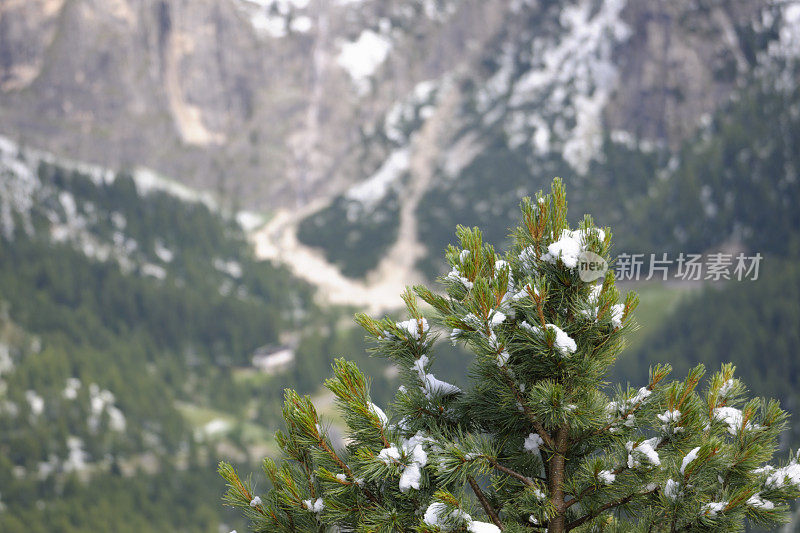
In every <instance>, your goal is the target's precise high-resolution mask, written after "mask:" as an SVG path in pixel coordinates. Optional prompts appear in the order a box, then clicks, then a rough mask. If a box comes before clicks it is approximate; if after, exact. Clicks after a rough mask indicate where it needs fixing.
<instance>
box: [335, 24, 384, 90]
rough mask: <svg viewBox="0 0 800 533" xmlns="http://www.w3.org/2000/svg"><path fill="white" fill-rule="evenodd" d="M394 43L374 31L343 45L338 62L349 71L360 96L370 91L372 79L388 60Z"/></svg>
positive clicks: (366, 31) (368, 31)
mask: <svg viewBox="0 0 800 533" xmlns="http://www.w3.org/2000/svg"><path fill="white" fill-rule="evenodd" d="M391 49H392V42H391V41H390V40H389V39H388V38H387V37H385V36H383V35H380V34H378V33H376V32H374V31H372V30H363V31H362V32H361V34H360V35H359V36H358V39H356V40H355V41H350V42H344V43H342V44H341V51H340V52H339V55H338V56H337V58H336V62H337V63H338V64H339V66H341V67H342V68H343V69H345V70H346V71H347V73H348V74H349V75H350V78H352V80H353V83H354V84H355V86H356V89H357V90H358V93H359V94H366V92H367V91H368V90H369V82H370V78H371V77H372V75H373V74H375V72H376V71H377V70H378V67H380V66H381V64H382V63H383V62H384V61H385V60H386V58H387V57H388V55H389V51H390V50H391Z"/></svg>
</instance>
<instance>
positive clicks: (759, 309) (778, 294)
mask: <svg viewBox="0 0 800 533" xmlns="http://www.w3.org/2000/svg"><path fill="white" fill-rule="evenodd" d="M762 263H763V265H762V268H761V272H760V274H759V279H758V280H756V281H748V282H744V283H738V282H731V283H728V284H725V285H722V286H718V285H715V286H711V287H707V288H706V289H704V290H703V291H702V292H701V293H700V294H698V295H696V296H693V297H691V298H689V299H687V301H686V302H685V303H683V304H681V305H680V306H678V308H677V309H676V310H675V311H674V313H672V314H671V315H670V316H669V317H668V318H667V319H666V320H665V321H664V322H663V323H662V324H660V325H659V326H658V327H657V328H654V330H653V331H652V332H651V333H650V334H649V335H647V336H646V337H645V338H644V339H643V341H642V342H641V343H640V344H639V347H638V349H637V350H636V351H635V352H634V353H633V354H632V356H631V359H634V360H636V361H637V362H638V363H639V364H638V365H637V367H635V368H632V367H630V366H626V367H624V368H617V369H615V376H617V377H619V378H625V379H631V380H640V379H643V378H644V377H646V376H645V372H646V370H644V369H646V368H647V365H648V364H652V363H653V362H654V361H671V362H672V364H673V366H674V367H675V369H676V371H678V372H685V371H686V370H688V369H689V368H691V367H692V366H694V365H696V364H698V363H700V362H703V363H706V364H708V365H714V366H716V365H719V364H721V363H722V362H724V361H731V362H733V363H734V364H736V367H737V368H738V369H739V371H740V372H741V373H742V374H743V375H746V376H747V377H748V378H747V380H748V384H749V385H750V387H751V388H752V391H753V392H754V393H755V394H758V395H766V394H769V395H770V396H774V397H776V398H778V399H780V400H781V403H782V404H783V405H785V406H787V407H788V409H789V410H790V411H792V412H794V413H797V407H798V404H799V402H800V396H798V394H797V391H798V386H800V360H798V356H797V354H798V353H800V330H798V328H797V324H800V268H798V265H797V263H796V262H795V261H788V260H780V259H779V258H777V257H774V256H768V257H766V258H764V260H763V261H762ZM794 435H797V428H795V432H794Z"/></svg>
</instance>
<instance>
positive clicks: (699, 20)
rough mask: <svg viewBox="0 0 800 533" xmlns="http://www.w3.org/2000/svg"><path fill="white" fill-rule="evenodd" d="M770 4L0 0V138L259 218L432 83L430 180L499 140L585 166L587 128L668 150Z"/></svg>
mask: <svg viewBox="0 0 800 533" xmlns="http://www.w3.org/2000/svg"><path fill="white" fill-rule="evenodd" d="M779 12H780V8H779V7H770V6H769V5H767V4H766V3H761V2H752V1H746V0H738V1H734V2H725V3H720V2H716V1H712V0H703V1H694V0H691V1H690V0H679V1H676V2H657V3H652V2H647V3H644V2H630V3H626V2H625V1H624V0H614V1H608V2H600V1H598V0H581V1H576V2H560V1H553V0H536V1H535V0H513V1H506V0H488V1H478V0H468V1H458V2H457V1H453V0H406V1H399V0H392V1H385V0H382V1H378V0H336V1H332V2H327V1H324V2H323V1H321V0H222V1H211V0H196V1H192V2H186V1H182V0H160V1H158V2H151V1H144V0H114V1H110V2H99V1H96V0H34V1H29V2H6V3H4V5H3V7H2V8H0V30H2V31H0V35H2V37H0V131H2V132H4V133H6V134H7V135H12V136H13V137H14V138H16V139H19V140H21V141H22V142H23V143H26V144H31V145H33V146H37V147H42V148H47V149H49V150H51V151H54V152H56V153H59V154H61V155H69V156H70V157H73V158H76V159H80V160H84V161H94V162H96V163H100V164H103V165H105V166H108V167H112V168H118V167H121V166H122V167H124V166H128V165H146V166H149V167H152V168H155V169H157V170H159V171H160V172H163V173H166V174H170V175H173V176H180V177H181V179H184V180H186V182H187V183H188V184H190V185H194V186H202V187H203V188H208V189H213V190H219V191H223V192H225V193H226V195H227V196H228V197H229V198H231V201H237V202H241V203H244V204H247V205H248V206H250V207H259V208H262V209H264V208H268V209H274V208H276V207H279V206H285V205H290V204H292V203H295V202H297V203H299V204H301V205H304V204H306V203H307V202H308V201H310V200H313V199H315V198H320V197H322V198H328V197H330V196H331V195H335V194H336V193H337V192H342V191H343V190H344V189H345V188H346V187H348V186H349V185H351V184H352V183H354V182H358V181H361V180H363V179H365V178H367V177H368V176H370V175H372V174H373V173H374V172H375V171H376V170H377V169H379V168H381V166H382V164H383V163H384V162H385V161H387V158H389V157H390V156H391V154H392V152H393V150H395V149H396V148H399V146H400V145H404V144H406V142H405V140H404V137H407V136H408V134H410V133H412V132H414V131H416V130H418V129H419V127H420V126H421V125H422V123H424V122H425V121H426V120H428V119H430V113H431V111H432V109H425V110H424V113H423V114H424V116H417V117H416V118H415V117H414V116H412V115H413V112H411V115H409V110H408V104H409V102H413V101H415V99H418V97H419V96H420V95H423V96H424V93H426V91H427V90H428V89H432V88H436V89H438V90H437V91H436V94H438V93H442V94H446V95H447V98H444V97H442V96H439V97H437V102H443V104H440V105H449V106H450V108H451V113H449V114H445V116H442V117H440V119H441V120H446V121H447V122H448V128H447V130H448V131H447V132H446V135H445V137H446V138H445V139H441V143H442V144H441V145H440V148H441V149H442V153H443V158H446V159H448V160H449V162H448V164H447V168H446V169H437V170H438V171H444V174H445V176H450V175H452V176H453V177H455V178H456V179H457V177H458V175H459V174H460V171H461V170H462V169H463V168H464V167H465V166H466V165H467V164H469V163H470V162H471V161H472V160H473V159H474V158H475V154H476V153H477V152H485V151H487V150H488V149H491V147H492V146H493V145H494V144H495V143H496V142H497V141H496V140H495V139H494V138H493V137H495V136H496V135H497V134H499V132H503V134H502V135H501V137H507V138H508V139H507V140H508V143H507V144H508V148H510V150H511V151H515V150H517V149H521V148H523V149H524V147H527V149H526V151H532V152H533V154H531V156H532V157H533V158H536V157H535V156H537V155H545V154H547V153H551V152H561V151H562V150H564V152H565V154H566V155H565V159H566V161H567V163H568V166H567V167H566V168H568V169H571V170H572V172H575V173H578V174H583V173H585V171H586V170H587V167H586V165H587V164H588V163H589V161H591V160H592V159H593V157H595V156H596V155H597V151H598V148H599V142H600V139H601V137H600V136H599V134H600V133H601V132H602V131H605V130H607V131H620V132H626V133H628V134H629V135H632V136H633V137H634V138H635V139H641V140H644V141H647V142H649V143H667V144H669V145H671V146H676V145H677V144H678V143H680V141H681V140H683V139H685V138H686V136H687V135H690V134H691V133H692V132H693V131H694V130H695V128H696V127H697V125H698V123H699V120H700V118H701V117H702V116H703V115H704V114H706V113H711V112H713V110H714V109H715V108H716V107H717V105H718V104H719V102H721V101H723V100H724V99H725V98H726V97H727V96H728V95H729V94H730V93H731V91H732V89H733V88H734V87H735V86H736V83H737V81H738V80H739V79H740V78H741V75H742V73H743V72H745V71H747V70H748V69H749V68H751V67H752V64H753V62H754V61H755V57H756V55H757V54H758V52H759V50H761V49H762V48H763V47H764V46H765V44H766V42H767V41H769V40H770V39H774V38H775V36H774V35H770V32H773V33H774V31H775V28H776V27H778V26H779V24H780V20H781V18H780V16H779V15H778V13H779ZM768 17H772V20H768ZM421 84H422V85H421ZM442 88H446V90H445V91H442V90H441V89H442ZM447 99H454V100H455V102H454V103H450V104H447V103H446V102H444V100H447ZM532 110H537V111H536V112H535V113H534V112H531V111H532ZM76 132H79V134H78V135H76V134H75V133H76ZM414 151H415V152H418V151H419V150H414ZM518 151H522V150H518ZM459 156H460V157H459ZM539 159H541V158H539ZM530 163H531V164H533V162H530ZM541 164H542V163H541V162H540V163H537V165H541ZM427 165H428V166H432V167H436V166H437V165H435V164H434V162H433V161H429V162H428V163H427ZM529 166H530V165H529ZM541 172H542V173H546V172H547V167H544V168H542V169H541ZM542 179H547V178H542Z"/></svg>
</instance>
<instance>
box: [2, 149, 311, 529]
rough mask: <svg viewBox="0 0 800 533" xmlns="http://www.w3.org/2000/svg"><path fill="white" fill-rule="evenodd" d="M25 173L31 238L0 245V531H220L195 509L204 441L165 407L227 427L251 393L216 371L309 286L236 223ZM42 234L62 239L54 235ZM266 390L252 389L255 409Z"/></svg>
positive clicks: (158, 199)
mask: <svg viewBox="0 0 800 533" xmlns="http://www.w3.org/2000/svg"><path fill="white" fill-rule="evenodd" d="M38 177H39V179H40V180H41V184H42V187H41V189H40V191H39V193H38V194H39V196H38V197H37V198H36V199H35V200H36V201H35V202H34V204H33V208H32V210H31V213H30V215H31V218H32V221H33V226H34V227H35V230H36V231H35V232H34V233H33V234H27V233H26V232H25V231H23V230H22V225H21V224H18V225H17V228H18V230H17V232H16V233H15V235H14V236H13V237H14V238H13V240H7V239H5V238H0V345H2V347H1V348H0V349H2V350H4V351H5V349H6V348H7V349H8V357H9V359H8V360H7V361H3V364H2V365H0V367H2V369H0V509H2V512H0V530H1V531H4V532H5V531H22V530H23V525H24V527H25V529H24V530H25V531H106V530H115V531H144V530H154V531H162V530H178V531H212V530H213V531H216V530H217V527H218V526H219V524H220V522H221V520H223V519H225V520H226V521H227V522H229V523H234V524H235V523H236V522H235V520H234V521H233V522H232V518H233V517H231V516H230V515H227V516H226V515H222V514H221V513H220V512H219V509H217V508H216V507H215V506H214V505H213V503H211V502H212V501H213V500H215V499H216V498H217V496H218V492H217V491H218V489H217V488H215V487H214V485H213V483H209V482H208V480H209V476H211V477H212V478H213V477H215V476H216V473H215V471H214V470H215V469H214V467H213V466H211V465H210V463H208V462H207V460H208V459H209V458H210V459H211V462H212V463H216V459H215V457H214V456H211V457H209V456H210V454H214V453H215V451H214V448H213V446H210V445H208V444H206V443H202V442H201V443H197V442H196V441H195V430H196V428H193V427H191V426H190V424H189V423H187V421H186V420H184V417H183V416H182V414H181V413H180V412H179V411H178V410H177V409H176V402H178V401H180V402H182V403H183V404H190V405H200V406H203V405H205V406H213V407H215V408H216V409H219V410H222V412H227V413H231V418H234V417H237V416H241V417H244V410H245V408H246V405H247V401H248V400H249V398H250V395H251V394H252V393H253V392H254V391H253V389H254V387H245V386H239V384H237V383H236V382H235V380H234V377H233V370H234V369H235V368H237V367H242V366H248V365H249V362H250V356H251V354H252V352H253V350H254V349H255V348H257V347H258V346H261V345H263V344H268V343H275V342H277V341H278V336H279V334H281V333H283V332H284V331H286V330H287V329H289V328H292V327H294V324H295V320H296V318H297V315H298V314H302V313H310V312H311V313H313V312H314V306H313V305H312V304H311V303H310V291H309V289H308V288H307V287H306V286H304V285H303V284H301V283H299V282H298V281H296V280H295V279H294V278H292V277H291V276H290V275H289V273H288V272H287V271H285V270H284V269H280V268H277V267H274V266H273V265H271V264H269V263H263V262H257V261H255V259H254V258H253V257H252V254H251V251H250V248H249V245H248V243H247V242H246V240H245V237H244V234H243V232H242V231H241V229H239V228H238V227H237V226H236V225H235V223H234V222H232V221H230V220H227V219H225V218H223V217H222V216H220V214H218V213H214V212H212V211H210V210H209V209H208V208H207V207H206V206H205V205H203V204H201V203H190V202H184V201H181V200H179V199H177V198H175V197H172V196H169V195H167V194H164V193H159V192H150V193H148V194H146V195H142V194H140V193H139V192H137V190H136V186H135V184H134V182H133V181H132V180H131V179H130V178H129V177H126V176H124V175H121V176H118V177H117V178H116V179H114V180H113V181H110V182H106V181H99V182H95V181H93V180H92V178H91V177H89V176H86V175H83V174H81V173H78V172H71V171H68V170H66V169H64V168H62V167H59V166H53V165H49V164H42V165H41V166H40V168H39V172H38ZM12 179H13V178H12ZM70 200H71V201H70ZM70 204H73V205H74V208H75V210H74V213H72V214H70V213H69V212H68V211H69V210H68V209H67V206H69V205H70ZM70 217H72V218H70ZM76 220H77V221H78V222H76ZM55 227H61V228H64V227H67V228H68V229H69V230H70V233H69V235H68V236H67V238H66V239H63V242H54V241H55V240H56V239H54V238H53V235H54V234H55V232H54V231H52V230H53V229H54V228H55ZM87 243H88V244H87ZM109 243H126V245H125V246H124V247H123V246H116V247H115V246H113V245H112V244H109ZM131 243H134V244H131ZM106 247H107V248H106ZM123 248H124V249H123ZM158 248H162V249H168V250H169V251H170V252H169V257H168V259H164V257H167V256H165V255H164V252H163V251H162V254H161V255H159V253H158V252H157V249H158ZM104 249H110V250H112V251H111V253H109V255H108V256H103V255H100V254H99V253H96V252H97V251H98V250H104ZM221 262H224V263H226V264H235V265H237V266H238V267H239V269H238V270H237V269H235V268H233V269H228V270H229V271H227V272H226V271H222V270H221V267H220V265H221ZM147 264H150V265H158V266H159V267H160V268H162V269H163V273H164V274H163V276H162V278H163V279H160V278H156V277H152V276H148V275H146V274H145V273H144V272H143V270H142V266H143V265H147ZM224 287H228V288H229V290H222V289H223V288H224ZM0 359H2V357H0ZM8 361H10V362H11V366H10V367H9V366H8ZM292 383H293V382H292ZM282 385H283V382H282V383H281V385H276V384H275V381H273V382H271V383H269V384H268V385H267V388H271V389H273V390H274V391H275V393H274V394H273V395H274V396H275V397H276V398H275V401H273V403H272V406H273V408H275V407H276V406H277V405H279V399H280V391H281V388H282ZM68 389H71V390H72V392H69V393H68V392H67V391H68ZM264 397H265V398H269V394H265V395H264ZM39 401H41V409H38V408H35V406H36V405H37V404H38V402H39ZM120 415H121V416H122V417H123V419H124V422H122V423H120V418H119V416H120ZM153 469H155V470H156V472H155V473H153ZM203 501H205V502H207V503H206V504H205V505H203V503H202V502H203Z"/></svg>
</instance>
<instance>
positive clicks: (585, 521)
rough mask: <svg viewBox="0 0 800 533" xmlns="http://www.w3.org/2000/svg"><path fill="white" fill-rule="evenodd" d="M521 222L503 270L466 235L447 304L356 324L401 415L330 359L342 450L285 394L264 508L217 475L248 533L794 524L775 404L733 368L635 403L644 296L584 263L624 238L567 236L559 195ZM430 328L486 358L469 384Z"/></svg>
mask: <svg viewBox="0 0 800 533" xmlns="http://www.w3.org/2000/svg"><path fill="white" fill-rule="evenodd" d="M521 210H522V220H521V224H520V225H519V227H517V228H516V229H515V230H514V231H513V234H512V236H513V245H512V246H511V249H510V250H509V251H508V253H506V254H505V255H500V254H498V253H497V252H496V251H495V250H494V248H493V247H492V246H491V245H489V244H485V243H484V242H483V240H482V237H481V232H480V231H479V230H478V229H476V228H472V229H469V228H464V227H459V228H458V230H457V236H458V238H459V241H460V245H461V246H460V247H459V248H456V247H453V246H451V247H450V248H449V249H448V250H447V260H448V261H449V263H450V265H452V271H451V272H450V273H449V274H448V275H447V276H446V277H444V278H443V279H442V282H443V284H444V287H445V292H444V293H443V294H436V293H434V292H432V291H431V290H429V289H427V288H425V287H422V286H417V287H414V288H413V291H411V290H409V291H407V292H406V293H405V294H404V296H403V298H404V300H405V303H406V306H407V310H408V314H409V315H410V317H409V319H408V320H407V321H404V322H395V321H394V320H391V319H389V318H384V319H382V320H375V319H373V318H370V317H368V316H365V315H361V314H360V315H357V316H356V320H357V322H358V323H359V324H360V325H361V326H363V328H364V329H365V330H366V331H367V333H368V335H369V336H370V337H371V338H372V339H373V340H374V342H375V350H374V351H375V354H376V355H379V356H381V357H386V358H388V359H389V360H390V361H391V362H392V363H394V364H395V365H396V366H397V367H398V368H399V369H400V374H401V379H402V383H403V384H402V386H401V387H400V389H399V391H398V392H397V394H396V396H395V399H394V402H393V404H392V406H391V410H390V411H389V413H390V416H387V415H386V414H384V411H383V410H382V409H381V408H380V407H378V406H376V405H375V404H373V403H372V401H371V399H370V392H369V385H370V382H369V379H368V378H367V377H365V376H364V375H363V374H362V373H361V372H360V371H359V369H358V368H357V367H356V366H355V365H354V364H353V363H351V362H347V361H345V360H337V361H336V363H335V365H334V367H333V377H332V378H331V379H328V380H327V381H326V386H327V388H328V389H330V391H331V392H332V393H333V394H334V395H335V397H336V400H337V404H338V407H339V408H340V410H341V412H342V414H343V417H344V420H345V422H346V424H347V428H348V433H347V435H346V437H347V438H346V442H347V444H346V446H344V447H337V446H336V445H335V444H334V441H333V440H332V438H331V436H330V433H329V431H328V428H327V427H326V425H325V423H324V422H323V421H321V420H320V418H319V416H318V414H317V411H316V410H315V408H314V405H313V404H312V403H311V401H310V399H309V398H308V397H301V396H300V395H298V394H297V393H296V392H294V391H292V390H287V391H286V398H285V400H286V401H285V405H284V409H283V417H284V419H285V421H286V427H287V429H286V431H285V432H279V433H278V434H277V441H278V443H279V445H280V448H281V449H282V451H283V454H284V456H285V460H284V461H283V462H282V463H281V464H280V466H278V465H276V464H275V463H274V462H273V461H272V460H271V459H265V460H264V472H265V473H266V476H267V477H268V478H269V481H270V482H271V485H272V488H271V489H270V490H269V491H268V492H267V493H266V494H262V495H261V496H257V495H256V494H255V491H254V489H253V486H252V484H251V482H250V481H249V480H247V481H244V480H242V479H241V478H240V477H239V476H238V475H237V474H236V473H235V471H234V469H233V468H232V467H231V466H230V465H228V464H225V463H222V464H220V473H221V474H222V476H223V477H224V478H225V480H226V481H227V483H228V492H227V494H226V496H225V500H226V502H227V503H228V504H230V505H233V506H236V507H240V508H241V509H243V510H244V512H245V514H246V515H247V517H248V518H250V519H251V520H252V524H253V530H254V531H263V532H273V531H286V532H288V531H297V532H312V531H319V532H324V531H341V532H344V531H359V532H387V533H388V532H393V531H408V532H411V531H414V532H419V533H433V532H442V531H452V532H456V531H461V532H464V531H466V532H470V533H488V532H497V531H506V532H518V531H533V532H535V531H545V530H546V531H549V532H551V533H553V532H564V531H573V530H574V531H624V532H629V531H643V532H644V531H663V532H667V531H669V532H675V531H739V530H742V529H743V527H744V521H745V519H749V520H750V521H751V522H753V523H757V524H766V525H771V524H775V523H778V522H781V521H783V520H785V519H786V514H787V509H788V506H787V504H788V503H789V502H791V501H792V500H793V499H795V498H797V497H798V496H800V463H798V457H794V458H792V459H791V460H790V461H789V462H788V463H786V464H785V465H783V466H780V467H776V466H771V465H769V464H766V463H767V462H768V461H770V460H771V459H772V456H773V453H774V452H775V450H776V448H777V445H776V440H777V437H778V435H779V433H780V432H781V431H782V430H783V429H784V427H785V425H786V418H787V416H786V414H785V413H784V412H783V411H782V410H781V409H780V407H779V405H778V403H777V402H776V401H774V400H769V401H768V400H764V399H747V398H746V396H745V394H746V390H745V386H744V385H743V383H742V382H741V381H740V380H739V379H737V378H736V377H734V368H733V367H732V366H731V365H723V366H722V368H721V369H720V371H718V372H716V373H714V374H713V375H712V376H711V377H710V379H708V380H706V381H705V382H704V383H701V381H702V380H703V376H704V373H705V370H704V368H703V367H702V366H698V367H696V368H694V369H692V370H691V371H690V372H689V374H688V376H687V377H686V378H685V379H683V380H677V381H671V382H667V379H666V378H667V376H668V374H669V373H670V367H669V366H668V365H662V366H656V367H655V368H652V369H651V372H650V380H649V382H648V383H646V384H644V386H642V387H641V388H631V387H630V386H628V387H620V386H617V387H615V388H612V387H611V386H610V385H608V384H607V383H606V382H604V377H605V376H606V374H607V371H608V369H609V366H610V365H612V364H613V363H614V362H615V361H616V359H617V357H618V355H619V354H620V351H621V350H622V348H623V346H624V338H625V335H626V333H627V332H629V331H630V330H631V329H632V328H633V327H635V326H634V322H633V319H632V312H633V310H634V308H635V307H636V304H637V297H636V296H635V295H634V294H633V293H628V295H627V297H626V298H624V300H623V301H620V300H621V296H620V293H619V291H618V289H617V288H616V287H615V285H614V276H613V273H612V272H611V271H609V272H608V273H606V275H605V277H604V278H602V279H601V280H600V282H589V283H587V282H584V281H582V280H581V277H580V275H579V269H578V266H579V265H578V261H579V258H580V256H581V253H582V252H586V251H590V252H593V253H596V254H598V255H599V256H601V257H603V258H605V260H606V261H608V260H609V259H610V256H609V249H610V246H611V234H610V232H609V231H608V229H600V228H597V227H596V226H595V225H594V224H593V222H592V219H591V217H589V216H586V217H584V219H583V221H582V222H581V223H580V225H579V227H578V228H577V229H575V230H570V229H569V228H568V223H567V204H566V197H565V193H564V188H563V186H562V184H561V182H560V181H559V180H555V181H554V183H553V186H552V192H551V194H548V195H543V194H542V193H541V192H540V193H539V194H538V195H537V197H536V200H535V201H531V200H530V199H527V198H526V199H524V200H523V201H522V204H521ZM418 299H421V300H423V301H424V302H426V303H427V304H428V306H429V308H430V310H429V312H428V314H429V315H430V316H429V317H425V316H424V315H423V310H422V309H421V307H420V305H419V302H418ZM426 309H427V308H426ZM429 320H430V322H429ZM432 324H433V325H435V326H437V329H441V330H443V331H445V332H447V333H448V334H449V337H450V339H451V340H452V341H453V342H454V343H457V342H460V343H463V344H464V345H465V346H466V347H468V348H469V349H470V350H471V351H472V352H474V360H473V361H471V363H470V378H471V379H470V384H469V387H465V388H461V387H458V386H456V385H453V384H450V383H447V382H444V381H442V380H440V379H438V378H436V377H435V376H434V374H433V373H432V372H431V366H432V363H433V361H434V353H433V348H434V346H435V343H436V340H437V333H435V332H434V328H432V327H431V325H432Z"/></svg>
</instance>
